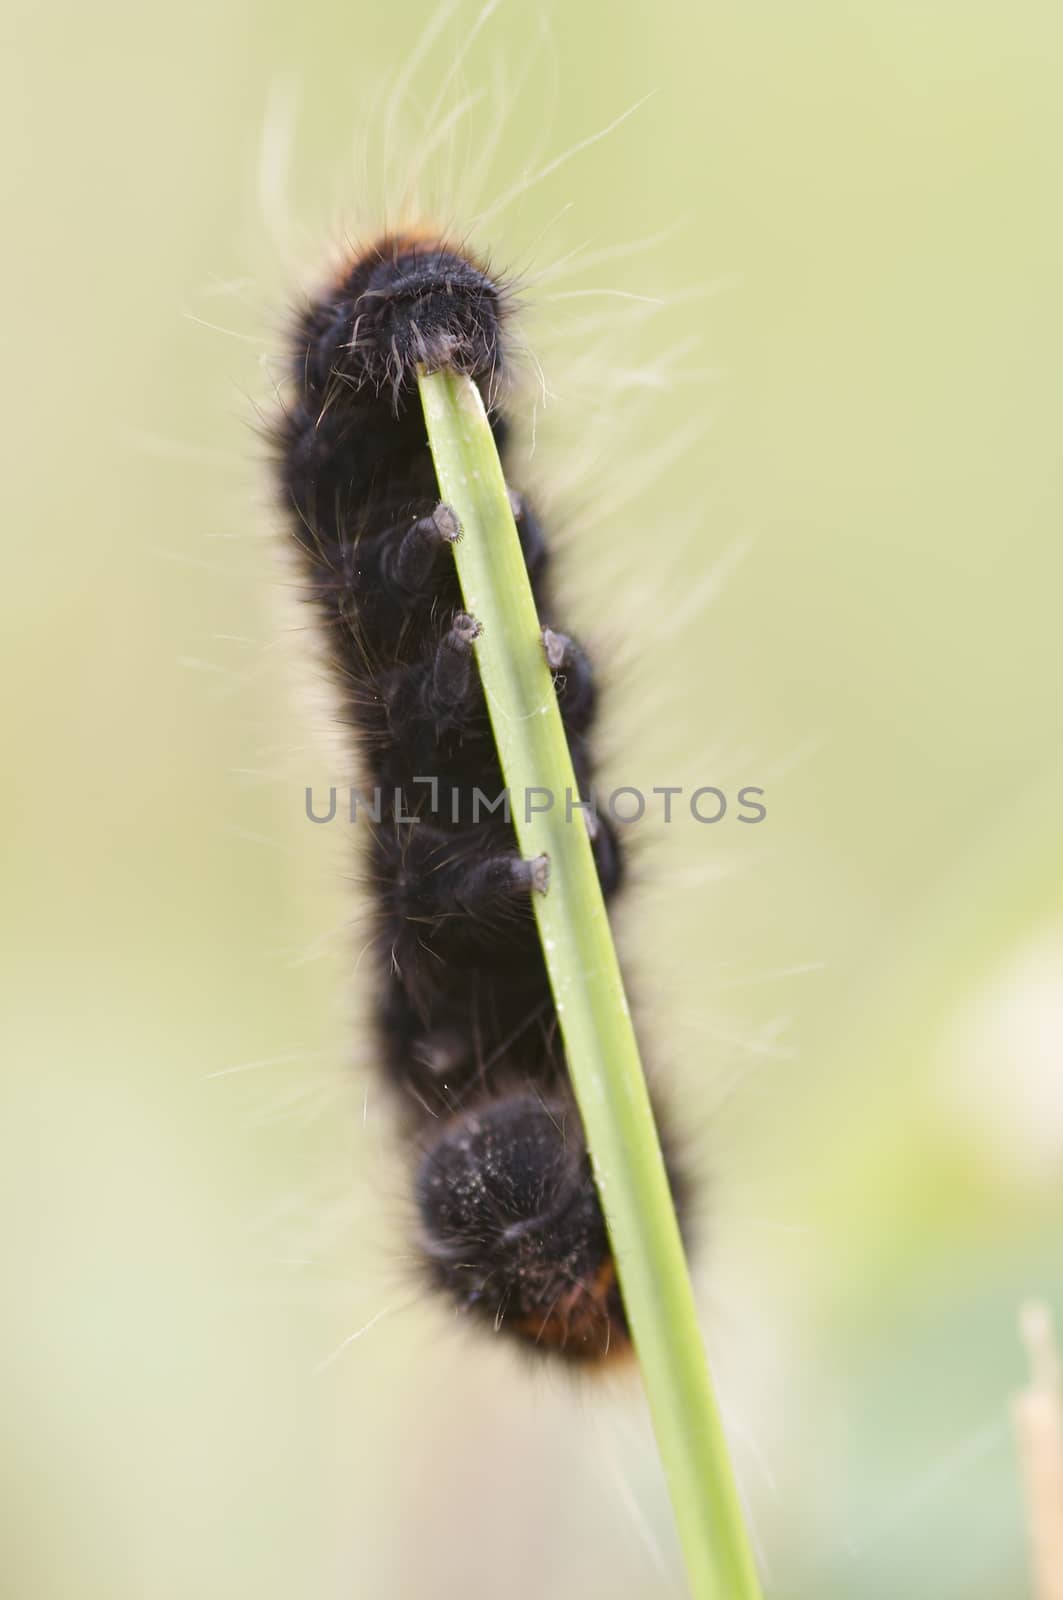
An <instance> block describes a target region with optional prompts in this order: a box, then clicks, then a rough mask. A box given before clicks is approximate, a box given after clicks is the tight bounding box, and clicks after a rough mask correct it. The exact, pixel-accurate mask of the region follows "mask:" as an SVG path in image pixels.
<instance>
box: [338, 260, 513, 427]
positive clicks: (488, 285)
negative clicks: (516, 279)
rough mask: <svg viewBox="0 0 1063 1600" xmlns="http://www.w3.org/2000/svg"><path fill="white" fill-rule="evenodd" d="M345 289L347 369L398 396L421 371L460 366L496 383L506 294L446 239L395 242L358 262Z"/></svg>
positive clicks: (345, 368)
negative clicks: (450, 245) (449, 246)
mask: <svg viewBox="0 0 1063 1600" xmlns="http://www.w3.org/2000/svg"><path fill="white" fill-rule="evenodd" d="M343 288H344V289H345V290H346V291H347V294H348V295H349V297H350V298H349V300H348V301H347V311H348V318H349V322H348V327H347V329H346V330H345V332H346V341H347V342H348V350H347V352H346V353H345V358H344V359H343V361H342V363H337V365H338V366H341V370H343V371H344V372H345V373H349V374H350V376H352V377H354V378H355V379H356V380H357V381H359V382H362V381H368V382H370V383H371V384H372V385H373V386H374V387H375V388H376V389H377V390H381V389H384V388H387V387H390V388H391V390H392V392H393V394H394V395H395V396H396V397H397V396H398V394H399V392H400V390H402V389H404V388H407V387H409V386H410V385H412V383H413V382H414V380H415V375H416V368H417V366H418V365H423V366H425V367H427V368H428V370H429V371H433V370H436V369H438V368H440V367H454V368H456V369H457V370H458V371H460V372H465V373H468V375H469V376H470V377H473V378H477V379H488V380H490V382H491V383H492V384H493V383H494V381H495V380H496V379H497V378H498V376H499V375H500V374H501V370H502V365H503V350H502V325H503V321H504V317H505V295H504V291H503V290H502V288H501V287H500V285H499V284H498V283H497V282H496V281H495V280H494V279H492V278H491V277H490V276H489V275H488V274H487V273H486V272H485V271H484V270H483V269H482V268H481V267H479V266H477V265H476V263H475V262H474V261H472V260H470V259H469V258H468V257H467V256H465V255H459V254H457V253H456V252H454V251H452V250H448V249H447V248H446V246H445V245H444V244H442V243H441V242H440V241H439V240H437V239H436V240H433V239H429V238H426V239H418V238H415V237H402V236H400V237H394V238H388V239H384V240H382V241H381V242H380V243H379V244H378V245H377V246H376V247H375V248H374V249H373V250H371V251H370V252H368V253H367V254H366V255H364V256H362V257H360V258H359V260H358V262H357V264H356V266H355V267H354V269H353V270H352V271H351V272H350V273H349V275H348V276H347V279H346V282H345V284H344V285H343Z"/></svg>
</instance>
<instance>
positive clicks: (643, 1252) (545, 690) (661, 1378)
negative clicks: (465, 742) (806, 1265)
mask: <svg viewBox="0 0 1063 1600" xmlns="http://www.w3.org/2000/svg"><path fill="white" fill-rule="evenodd" d="M419 384H420V390H421V400H422V403H423V405H424V414H425V420H426V422H427V426H428V438H429V442H430V444H431V448H432V456H433V459H434V461H435V467H436V473H437V476H438V478H439V485H440V490H441V493H442V497H443V499H444V500H445V501H446V502H447V503H448V505H450V506H452V507H453V509H454V510H455V511H456V513H457V515H458V517H459V519H460V521H461V525H462V530H463V533H462V537H461V539H460V540H459V541H458V542H457V544H456V545H455V547H454V551H455V559H456V561H457V570H458V578H459V581H460V584H461V590H462V595H463V597H464V601H465V606H466V609H467V611H468V612H469V613H470V615H471V616H473V617H475V618H476V619H477V621H478V622H479V623H480V624H481V627H482V632H481V634H480V636H479V638H478V639H477V641H476V645H475V649H476V657H477V662H478V665H479V669H480V677H481V680H482V682H483V686H484V693H485V695H486V698H487V705H488V709H489V711H490V715H491V724H492V728H493V730H494V736H495V741H496V743H497V746H498V754H499V758H500V761H501V766H502V772H503V776H504V779H505V782H506V785H507V788H508V789H509V791H510V795H511V803H512V815H513V823H514V827H515V829H516V833H517V839H518V841H519V844H520V848H521V852H522V854H523V855H524V856H526V857H528V858H531V857H534V856H538V855H539V854H540V853H543V852H545V853H546V854H547V855H548V856H549V858H550V879H549V887H548V888H547V891H546V893H545V894H535V895H534V896H533V898H534V902H535V914H536V917H537V920H538V926H539V936H540V938H541V940H542V945H543V950H544V953H545V957H546V965H547V969H548V972H549V976H550V984H551V987H552V989H553V993H554V999H555V1002H556V1005H557V1014H558V1020H559V1023H560V1026H561V1032H562V1035H563V1037H564V1042H565V1051H566V1056H567V1059H568V1066H569V1070H570V1073H571V1076H572V1083H573V1086H574V1089H575V1093H576V1098H577V1101H578V1103H579V1108H580V1113H581V1115H582V1118H583V1123H584V1128H585V1131H586V1135H587V1144H588V1147H589V1150H590V1154H591V1160H592V1162H593V1165H594V1172H595V1177H596V1180H597V1183H598V1189H599V1192H600V1194H601V1199H602V1206H603V1209H604V1212H605V1218H606V1222H607V1224H608V1228H609V1235H610V1239H611V1242H612V1246H613V1252H614V1255H615V1257H616V1263H617V1270H618V1274H619V1279H620V1288H621V1292H622V1295H623V1299H624V1308H625V1311H626V1313H627V1317H628V1321H629V1324H630V1327H631V1333H632V1337H633V1339H634V1343H635V1348H636V1351H637V1353H638V1357H639V1362H640V1365H641V1369H642V1375H643V1381H644V1383H645V1386H646V1393H647V1397H648V1400H649V1406H650V1413H651V1416H652V1418H653V1425H654V1430H655V1432H656V1436H657V1443H658V1447H659V1449H660V1452H661V1459H662V1461H663V1464H664V1469H665V1474H666V1477H667V1480H668V1485H669V1490H670V1493H671V1498H672V1504H673V1507H674V1510H675V1516H676V1522H677V1525H678V1529H679V1536H680V1541H681V1544H682V1547H683V1552H684V1556H685V1559H686V1564H687V1571H688V1575H689V1580H690V1587H691V1592H692V1594H693V1595H694V1596H695V1597H696V1600H759V1596H760V1587H759V1584H758V1580H757V1574H756V1568H755V1566H754V1562H753V1556H752V1552H751V1549H750V1545H749V1540H748V1536H747V1533H746V1529H745V1525H744V1522H743V1519H742V1512H741V1507H740V1504H739V1500H738V1494H737V1490H736V1487H735V1481H734V1476H733V1473H732V1470H731V1465H730V1461H729V1459H728V1454H727V1445H726V1440H725V1437H724V1432H723V1427H722V1425H721V1421H720V1415H719V1410H718V1408H717V1405H716V1400H715V1396H714V1394H713V1389H712V1383H711V1378H710V1375H709V1369H708V1363H707V1361H706V1356H705V1350H704V1346H703V1343H702V1337H701V1331H700V1329H699V1327H698V1321H697V1314H696V1310H695V1306H694V1296H693V1292H692V1290H691V1285H690V1275H689V1272H688V1270H687V1263H686V1257H685V1255H684V1251H683V1245H682V1240H681V1238H680V1233H679V1227H678V1223H677V1221H676V1215H675V1208H674V1206H673V1204H672V1197H671V1192H670V1189H669V1185H668V1179H667V1175H666V1172H665V1167H664V1162H663V1160H662V1157H661V1148H660V1143H659V1141H658V1138H657V1129H656V1126H655V1124H654V1120H653V1111H652V1109H651V1106H650V1100H649V1095H648V1093H647V1090H646V1080H645V1077H644V1075H643V1071H642V1064H641V1061H640V1059H639V1051H638V1045H637V1042H636V1040H635V1033H634V1029H633V1027H632V1023H631V1017H630V1013H629V1010H628V1004H627V999H626V996H625V994H624V985H623V980H622V978H621V974H620V966H619V962H618V961H617V957H616V951H615V948H614V945H613V938H612V933H611V930H610V927H609V919H608V916H607V913H606V909H605V902H604V900H603V898H602V891H601V887H600V885H599V882H598V874H597V871H596V869H595V865H594V857H593V855H592V853H591V846H590V839H589V836H588V833H587V828H586V825H585V823H584V821H583V816H582V813H581V812H580V811H578V810H573V811H572V813H571V816H568V815H566V797H567V796H572V798H573V800H574V801H578V798H579V796H578V791H577V788H576V780H575V776H574V774H573V770H572V761H571V757H570V755H569V750H568V743H567V740H566V738H565V731H564V727H563V725H562V722H561V715H560V712H559V710H558V705H557V696H556V694H555V691H554V685H553V679H552V676H551V673H550V670H549V668H548V666H547V663H546V657H545V654H544V650H543V644H542V637H541V633H540V624H539V619H538V617H537V615H536V611H535V602H534V599H533V597H532V592H531V585H530V583H529V581H528V574H527V570H526V568H525V565H524V557H523V554H522V552H521V548H520V541H519V538H518V535H517V529H516V525H515V523H514V520H513V513H512V510H511V508H510V505H509V500H508V497H507V494H506V485H505V481H504V479H503V476H502V468H501V465H500V463H499V459H498V453H497V451H496V449H495V443H494V439H493V437H492V434H491V430H490V426H489V424H488V421H487V417H486V414H485V412H484V407H483V402H482V400H481V398H480V394H479V391H478V390H477V388H476V386H475V384H473V383H472V382H471V381H470V380H469V379H468V378H465V377H463V376H461V375H459V374H456V373H452V372H434V373H430V374H429V373H421V374H420V375H419ZM547 795H552V796H553V804H552V806H551V807H550V808H549V809H546V797H547ZM539 807H543V808H544V809H537V808H539Z"/></svg>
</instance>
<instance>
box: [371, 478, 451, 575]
mask: <svg viewBox="0 0 1063 1600" xmlns="http://www.w3.org/2000/svg"><path fill="white" fill-rule="evenodd" d="M397 535H398V530H397V529H392V530H389V533H388V534H385V535H384V538H383V540H382V543H383V552H382V556H381V572H382V576H383V577H384V579H385V580H388V579H390V580H391V581H392V582H393V583H394V584H395V585H396V586H397V587H398V588H400V589H404V590H406V591H407V592H408V593H410V594H414V595H423V594H426V593H431V591H432V589H433V587H434V584H433V579H434V577H435V573H436V567H437V563H438V561H439V557H440V553H441V552H442V551H443V550H445V549H446V547H447V546H448V545H452V544H454V543H455V542H456V541H457V540H458V539H460V538H461V523H460V522H459V521H458V518H457V514H456V513H455V512H454V511H452V510H451V508H450V507H449V506H448V505H445V504H444V503H443V502H442V501H441V502H440V503H439V505H437V506H436V508H435V510H434V511H432V512H430V513H429V515H428V516H426V517H418V518H417V519H416V521H415V522H414V523H413V524H412V526H411V527H410V528H409V529H408V530H407V532H406V533H405V534H402V535H401V537H397Z"/></svg>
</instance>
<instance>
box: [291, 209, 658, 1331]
mask: <svg viewBox="0 0 1063 1600" xmlns="http://www.w3.org/2000/svg"><path fill="white" fill-rule="evenodd" d="M511 313H512V295H511V291H510V290H509V288H508V287H507V285H506V284H505V282H504V281H503V280H501V279H499V278H498V277H496V276H495V275H493V274H492V273H491V272H490V271H489V270H488V269H487V268H486V267H485V266H484V265H482V264H480V263H479V262H477V261H476V260H474V259H473V258H472V257H471V256H470V255H469V254H468V253H467V252H465V251H464V250H462V249H458V248H456V247H454V246H452V245H451V244H449V243H448V242H447V241H446V240H445V239H441V238H439V237H434V236H429V235H419V234H415V233H400V234H395V235H392V236H386V237H384V238H383V239H381V240H379V241H378V242H377V243H375V244H374V245H373V246H372V247H371V248H368V249H365V250H363V251H361V252H360V253H358V254H356V255H355V256H354V258H353V259H352V260H350V261H349V262H348V263H347V264H346V266H345V268H344V270H343V271H342V273H341V274H340V276H339V277H338V279H337V280H336V281H334V282H333V283H332V285H331V286H330V287H328V288H327V289H326V291H325V292H324V293H323V294H321V295H320V296H319V297H318V298H316V299H314V300H312V301H311V302H310V303H309V304H308V306H307V307H306V308H305V310H304V311H303V313H302V314H301V316H300V317H299V318H298V321H297V324H296V326H295V329H294V332H293V334H292V340H291V364H290V378H291V385H292V393H291V395H290V397H289V399H288V402H287V405H286V408H285V411H284V414H283V417H282V419H281V421H280V423H279V425H278V428H277V433H276V454H277V475H278V480H279V485H280V490H281V495H282V498H283V501H284V504H285V506H286V508H287V509H288V512H289V515H290V525H291V531H292V536H293V539H294V542H295V546H296V550H297V552H298V557H299V561H300V565H301V569H302V576H303V579H304V582H305V589H306V594H307V597H308V599H309V601H310V603H311V605H312V606H313V608H314V610H315V611H316V613H317V617H318V620H319V623H320V626H321V627H322V629H323V630H324V634H325V638H326V648H327V653H328V657H329V660H330V663H331V666H332V669H333V671H334V675H335V678H336V681H337V683H338V685H339V687H340V690H341V692H342V695H343V701H344V706H345V711H346V716H347V718H348V719H349V721H350V724H351V725H352V727H353V728H354V729H355V730H356V732H357V737H358V745H359V750H360V755H361V760H362V762H363V765H364V766H365V767H366V768H367V769H368V773H369V775H370V778H371V780H372V783H373V785H374V788H375V791H376V793H377V794H378V795H380V796H382V797H383V800H382V806H383V809H382V812H381V814H380V815H379V820H378V821H377V822H376V825H375V827H374V829H373V832H372V842H371V845H370V851H369V876H370V881H371V884H372V888H373V892H374V895H375V904H376V912H375V914H376V921H377V929H378V933H379V939H378V941H377V949H378V957H377V973H376V981H377V993H376V998H375V1012H376V1018H375V1021H376V1033H377V1041H378V1048H379V1051H380V1055H381V1058H382V1064H383V1066H384V1068H385V1070H386V1072H387V1075H388V1077H389V1078H390V1080H391V1081H392V1083H393V1085H394V1086H395V1088H396V1089H397V1090H398V1092H399V1096H400V1100H401V1103H402V1106H403V1113H404V1115H403V1122H404V1125H405V1127H406V1129H407V1131H408V1133H409V1135H410V1137H411V1139H412V1140H413V1142H414V1144H415V1146H416V1149H417V1161H416V1170H415V1174H414V1188H415V1194H416V1200H417V1208H418V1213H419V1219H420V1233H421V1240H420V1242H421V1247H422V1250H423V1254H424V1259H425V1262H426V1265H427V1268H428V1271H429V1274H430V1276H431V1278H432V1280H433V1281H434V1282H435V1283H436V1284H437V1285H439V1286H440V1287H441V1288H442V1289H444V1290H445V1291H446V1292H448V1293H449V1294H450V1295H451V1296H452V1297H453V1298H454V1299H455V1300H456V1301H457V1302H458V1304H459V1305H460V1306H462V1307H463V1308H465V1309H467V1310H468V1311H470V1312H473V1313H475V1314H478V1315H479V1316H481V1317H482V1318H484V1319H486V1320H487V1321H489V1322H490V1323H493V1324H494V1326H495V1328H496V1329H497V1330H505V1331H508V1332H511V1333H513V1334H515V1335H517V1336H519V1337H520V1338H521V1339H523V1340H524V1341H526V1342H528V1343H531V1344H532V1345H535V1346H538V1347H540V1348H551V1349H556V1350H558V1351H559V1352H561V1353H562V1354H563V1355H565V1356H566V1357H568V1358H570V1359H573V1360H583V1361H593V1360H597V1359H601V1358H603V1357H604V1356H605V1355H607V1354H608V1353H610V1352H616V1351H619V1350H621V1349H624V1348H626V1346H627V1344H628V1337H627V1330H626V1324H625V1319H624V1312H623V1307H622V1304H621V1299H620V1294H619V1289H618V1285H617V1278H616V1271H615V1266H614V1263H613V1260H612V1256H611V1253H610V1249H609V1243H608V1238H607V1235H606V1229H605V1223H604V1219H603V1216H602V1212H601V1208H600V1204H599V1201H598V1195H597V1191H596V1188H595V1184H594V1179H593V1176H592V1172H591V1167H590V1162H589V1159H588V1155H587V1150H586V1145H585V1141H584V1138H583V1132H582V1127H581V1123H580V1118H579V1114H578V1111H577V1109H576V1105H575V1101H574V1099H573V1096H572V1090H571V1086H570V1084H569V1080H568V1076H567V1072H566V1067H565V1060H564V1052H563V1048H562V1044H561V1040H560V1035H559V1030H558V1025H557V1015H556V1011H555V1008H554V1003H553V1000H552V997H551V994H550V990H549V986H548V982H547V977H546V970H545V966H544V963H543V958H542V953H541V950H540V947H539V943H538V938H537V933H536V928H535V922H534V918H533V915H532V910H531V898H530V897H531V895H533V894H534V893H536V892H538V891H540V890H541V889H543V888H544V887H545V879H544V870H545V866H546V863H545V862H544V861H530V862H529V861H525V860H523V859H522V858H521V856H520V855H519V853H518V851H517V848H516V840H515V836H514V833H513V830H512V826H511V824H510V822H509V820H508V818H507V817H506V816H505V815H504V814H500V813H498V812H497V811H494V810H487V811H486V812H485V811H483V810H481V809H480V807H479V804H478V799H477V797H478V796H496V795H498V794H500V793H501V791H502V787H503V785H502V776H501V773H500V770H499V765H498V758H497V755H496V752H495V748H494V742H493V738H492V734H491V730H490V726H489V722H488V718H487V710H486V705H485V702H484V697H483V692H482V688H481V686H480V682H479V678H478V674H477V671H476V665H475V659H474V654H473V642H474V640H475V638H476V636H477V631H478V627H479V624H478V622H477V620H476V619H475V618H471V617H469V616H468V615H466V613H465V612H464V611H463V610H462V607H461V599H460V594H459V590H458V585H457V579H456V575H455V572H454V567H453V561H452V558H451V553H450V549H449V546H450V545H451V544H452V542H453V541H454V540H455V539H457V538H458V537H460V528H459V527H458V524H457V519H456V517H455V516H454V513H453V512H452V511H451V510H450V508H449V507H447V506H445V505H441V504H440V503H439V501H438V491H437V489H436V486H435V473H434V469H433V464H432V460H431V456H430V454H429V449H428V442H427V437H426V433H425V425H424V420H423V416H422V412H421V406H420V401H419V397H418V393H417V388H416V369H417V367H418V365H419V364H423V365H424V366H425V367H427V368H428V369H430V370H432V369H436V368H439V367H442V366H450V367H453V368H456V369H458V370H461V371H463V372H465V373H467V374H468V375H469V376H470V377H472V378H473V379H474V380H475V381H476V382H477V383H478V384H479V386H480V388H481V391H482V393H483V394H484V397H485V400H486V401H487V402H488V404H489V405H490V406H491V407H492V427H493V430H494V433H495V437H496V441H497V443H498V445H499V448H500V450H501V452H502V455H503V460H505V457H506V445H507V439H508V437H509V425H508V423H507V421H506V419H505V418H504V416H503V415H502V414H501V413H500V412H499V410H498V408H497V400H498V396H499V394H500V393H501V392H502V388H503V384H504V378H505V373H506V367H507V357H506V324H507V320H508V318H509V317H510V315H511ZM512 500H513V507H514V512H515V515H516V520H517V526H518V532H519V534H520V538H521V545H522V549H523V552H524V557H525V561H526V564H527V567H528V571H529V576H530V578H531V581H532V584H533V591H534V594H535V599H536V603H537V607H538V610H539V615H540V620H541V621H542V622H543V623H544V624H547V625H546V626H544V629H543V641H544V649H545V650H546V652H547V659H548V661H549V664H550V666H551V667H552V668H553V669H554V671H555V685H556V688H557V692H558V695H559V702H560V708H561V712H562V717H563V721H564V724H565V729H566V733H567V736H568V739H569V743H570V748H571V752H572V756H573V763H574V767H575V771H576V776H577V781H578V783H579V787H580V792H581V795H583V796H584V797H586V795H587V794H588V792H589V788H590V780H591V765H590V750H589V735H590V730H591V726H592V722H593V718H594V711H595V686H594V679H593V676H592V673H591V669H590V665H589V663H588V661H587V658H586V656H585V655H584V653H583V652H582V651H581V650H580V649H579V647H578V646H577V645H576V644H574V642H573V641H572V640H571V639H569V638H568V637H567V636H566V635H564V634H563V633H561V632H559V631H555V630H554V629H553V628H552V627H550V626H549V625H548V624H549V623H550V622H551V621H552V618H553V613H552V608H551V601H550V596H549V588H548V583H547V566H548V562H547V552H546V546H545V543H544V539H543V535H542V530H541V528H540V526H539V523H538V521H537V520H536V517H535V515H534V513H533V512H532V510H531V508H530V506H529V505H528V503H527V502H526V501H525V500H524V498H523V497H522V496H521V495H518V494H516V493H513V495H512ZM593 842H594V853H595V860H596V863H597V867H598V873H599V877H600V880H601V883H602V887H603V891H604V892H605V894H606V895H607V896H612V895H613V894H615V892H616V890H617V889H618V888H619V886H620V883H621V879H622V862H621V855H620V850H619V847H618V842H617V839H616V836H615V833H614V831H613V830H612V828H611V827H610V826H609V824H608V823H607V822H606V821H605V820H600V821H598V822H597V824H596V825H595V828H594V841H593ZM671 1166H672V1163H671V1162H670V1168H671Z"/></svg>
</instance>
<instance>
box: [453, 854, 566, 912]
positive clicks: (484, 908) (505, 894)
mask: <svg viewBox="0 0 1063 1600" xmlns="http://www.w3.org/2000/svg"><path fill="white" fill-rule="evenodd" d="M447 876H448V881H447V882H446V884H445V887H444V888H443V893H444V895H445V897H446V899H447V900H448V901H449V902H450V904H451V906H452V907H453V909H454V910H459V911H465V912H468V913H470V914H471V915H483V914H486V913H489V912H490V910H491V908H492V907H497V906H499V905H500V904H503V905H504V904H505V903H506V902H507V901H508V902H512V901H513V900H521V899H524V898H525V897H526V896H529V895H531V894H545V893H546V891H547V889H548V887H549V885H550V857H549V856H547V855H539V856H533V857H532V858H531V860H527V859H525V857H524V856H521V855H518V854H517V852H516V851H515V850H499V851H498V852H496V853H495V854H493V855H490V856H486V857H485V858H484V859H483V860H482V861H473V862H469V863H468V864H467V865H465V866H463V867H462V868H461V870H460V871H458V872H454V873H452V874H448V875H447Z"/></svg>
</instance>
